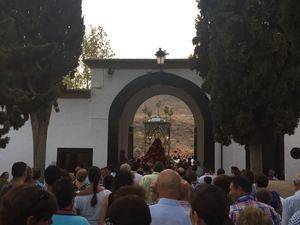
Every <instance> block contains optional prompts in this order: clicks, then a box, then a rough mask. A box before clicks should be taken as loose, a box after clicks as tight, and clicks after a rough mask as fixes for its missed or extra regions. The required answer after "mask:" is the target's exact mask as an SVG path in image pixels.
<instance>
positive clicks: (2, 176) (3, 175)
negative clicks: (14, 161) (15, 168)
mask: <svg viewBox="0 0 300 225" xmlns="http://www.w3.org/2000/svg"><path fill="white" fill-rule="evenodd" d="M6 174H8V175H9V173H8V172H7V171H6V172H3V173H1V176H0V177H1V178H4V177H5V175H6Z"/></svg>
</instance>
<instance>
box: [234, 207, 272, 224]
mask: <svg viewBox="0 0 300 225" xmlns="http://www.w3.org/2000/svg"><path fill="white" fill-rule="evenodd" d="M272 224H273V222H272V221H271V219H270V217H269V216H268V215H266V214H265V213H263V212H262V211H261V210H259V209H258V208H256V207H247V208H245V209H244V210H243V211H241V213H240V214H239V216H238V219H237V224H236V225H272Z"/></svg>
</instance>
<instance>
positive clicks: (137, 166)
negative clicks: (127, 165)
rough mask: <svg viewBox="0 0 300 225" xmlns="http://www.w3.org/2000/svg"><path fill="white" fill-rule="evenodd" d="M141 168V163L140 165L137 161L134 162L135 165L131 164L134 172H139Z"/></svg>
mask: <svg viewBox="0 0 300 225" xmlns="http://www.w3.org/2000/svg"><path fill="white" fill-rule="evenodd" d="M139 168H140V163H139V162H137V161H135V162H133V163H132V164H131V170H132V171H138V170H139Z"/></svg>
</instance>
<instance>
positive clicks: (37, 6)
mask: <svg viewBox="0 0 300 225" xmlns="http://www.w3.org/2000/svg"><path fill="white" fill-rule="evenodd" d="M83 30H84V26H83V19H82V16H81V0H43V1H40V0H22V1H20V0H0V88H1V91H0V106H1V107H2V110H1V112H0V138H1V137H3V135H5V134H6V133H7V132H8V130H9V128H10V127H13V128H14V129H18V128H19V127H21V126H22V125H23V124H24V123H25V121H26V120H27V119H28V118H29V113H31V112H35V111H36V110H40V109H42V108H44V107H48V106H49V105H52V104H54V103H55V101H56V99H57V96H58V90H59V88H60V86H61V83H62V79H63V77H64V76H65V75H66V74H69V73H71V74H72V73H74V71H75V69H76V67H77V66H78V57H79V55H80V54H81V43H82V36H83ZM1 124H2V125H3V124H4V125H5V126H2V130H1ZM0 141H1V140H0ZM7 141H8V139H7V138H5V139H3V141H2V142H1V144H0V147H2V148H3V147H5V145H6V143H7Z"/></svg>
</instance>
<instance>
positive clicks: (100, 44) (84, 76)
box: [64, 26, 115, 89]
mask: <svg viewBox="0 0 300 225" xmlns="http://www.w3.org/2000/svg"><path fill="white" fill-rule="evenodd" d="M114 55H115V54H114V53H113V50H112V49H111V46H110V41H109V40H108V38H107V34H106V32H105V31H104V29H103V28H102V27H100V26H98V27H92V26H90V27H89V29H88V30H87V31H86V34H85V35H84V37H83V43H82V54H81V56H80V58H79V67H78V68H77V70H76V73H75V75H74V76H72V75H68V76H66V77H65V79H64V84H65V85H66V86H67V88H68V89H90V88H91V70H90V69H89V68H88V66H87V65H86V64H85V63H83V60H84V59H88V58H97V59H106V58H111V57H113V56H114Z"/></svg>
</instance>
